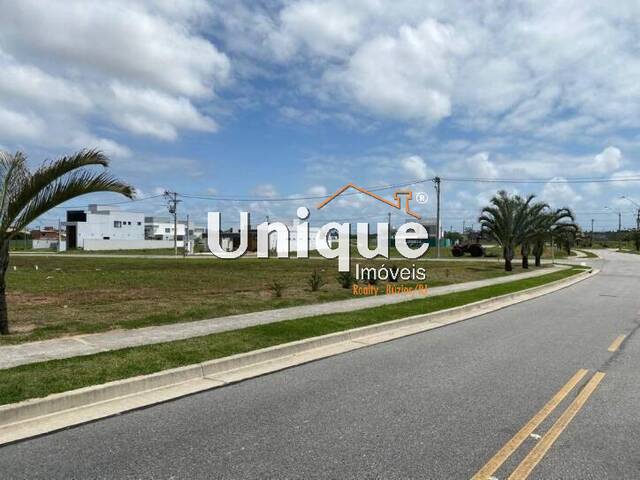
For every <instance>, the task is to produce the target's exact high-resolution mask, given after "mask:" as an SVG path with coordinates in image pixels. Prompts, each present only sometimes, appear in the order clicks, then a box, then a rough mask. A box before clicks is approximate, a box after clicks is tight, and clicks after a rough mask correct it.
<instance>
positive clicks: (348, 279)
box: [337, 272, 355, 288]
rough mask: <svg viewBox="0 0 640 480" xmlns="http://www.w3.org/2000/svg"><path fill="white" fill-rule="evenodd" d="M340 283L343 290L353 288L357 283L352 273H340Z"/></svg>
mask: <svg viewBox="0 0 640 480" xmlns="http://www.w3.org/2000/svg"><path fill="white" fill-rule="evenodd" d="M337 278H338V283H339V284H340V285H341V286H342V288H351V286H352V285H353V283H354V282H355V278H354V277H353V275H351V272H340V273H339V274H338V277H337Z"/></svg>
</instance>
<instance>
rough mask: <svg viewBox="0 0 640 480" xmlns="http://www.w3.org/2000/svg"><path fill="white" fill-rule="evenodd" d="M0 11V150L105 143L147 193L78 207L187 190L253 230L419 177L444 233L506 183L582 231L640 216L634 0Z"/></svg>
mask: <svg viewBox="0 0 640 480" xmlns="http://www.w3.org/2000/svg"><path fill="white" fill-rule="evenodd" d="M0 11H2V15H0V71H2V75H0V149H4V150H7V151H10V152H14V151H17V150H20V151H23V152H25V153H26V154H27V155H28V157H29V159H30V164H31V166H32V167H36V166H38V165H39V164H40V163H41V162H42V161H44V160H46V159H51V158H56V157H59V156H61V155H64V154H68V153H72V152H74V151H76V150H78V149H81V148H98V149H101V150H102V151H104V152H105V153H106V154H107V155H108V156H109V157H110V158H111V160H112V162H111V167H110V169H111V170H112V172H113V173H114V174H115V175H117V176H118V177H120V178H122V179H123V180H126V181H127V182H130V183H132V184H133V185H134V186H135V187H136V189H137V192H138V201H136V202H133V203H122V204H120V202H122V198H121V197H118V196H116V195H114V194H108V195H90V196H86V197H82V198H79V199H76V200H74V201H72V202H69V203H68V204H67V206H72V207H78V206H84V205H86V204H88V203H93V202H100V203H118V207H119V208H123V209H128V210H134V211H143V212H146V213H149V214H155V215H158V214H163V213H166V206H165V203H164V200H163V199H162V197H160V196H159V195H161V194H162V192H164V191H165V190H170V191H176V192H178V193H180V194H181V197H180V199H181V200H182V202H181V203H180V205H179V211H180V212H181V216H184V215H186V214H187V213H188V214H189V215H190V217H191V218H192V219H195V220H196V221H197V222H204V219H205V218H206V212H207V211H221V212H222V215H223V220H224V221H225V222H228V224H229V225H231V224H235V225H237V221H238V212H239V211H240V210H245V211H249V212H251V215H252V218H253V219H257V220H258V221H262V220H263V219H264V217H265V216H267V215H269V216H270V219H272V220H275V219H282V220H288V219H292V218H293V217H294V216H295V212H296V208H297V207H298V206H300V205H306V206H309V207H313V206H314V205H316V203H317V202H319V201H320V198H321V197H323V196H325V195H328V194H331V193H332V192H334V191H335V190H337V189H338V188H340V187H341V186H342V185H344V184H345V183H347V182H353V183H356V184H358V185H361V186H363V187H381V186H388V185H395V184H401V183H409V182H411V183H413V182H416V181H421V180H426V181H423V182H422V183H415V184H412V185H411V186H410V188H411V189H412V190H413V191H414V192H425V193H427V194H428V196H429V201H428V202H427V204H425V205H420V206H418V205H415V208H414V209H415V210H418V211H419V213H421V214H423V215H424V216H433V215H434V205H435V204H434V201H433V200H434V190H433V183H432V182H431V181H430V180H429V179H431V178H433V177H434V176H436V175H437V176H440V177H441V178H442V216H443V227H444V228H445V229H447V230H448V229H449V228H450V227H452V228H453V229H456V230H460V229H461V227H462V223H463V221H464V222H466V224H467V225H469V224H470V223H471V224H472V223H474V222H476V221H477V217H478V214H479V212H480V209H481V208H482V207H483V206H484V205H486V203H487V202H488V200H489V199H490V198H491V196H492V195H493V194H494V193H495V192H496V190H498V189H500V188H504V189H506V190H508V191H510V192H513V193H519V194H523V195H524V194H529V193H533V194H536V195H537V196H538V198H539V199H540V200H542V201H545V202H548V203H549V204H551V205H552V206H554V207H563V206H567V207H570V208H572V209H573V210H574V211H575V212H576V214H577V219H578V221H579V223H580V224H581V225H582V226H583V228H585V229H586V230H588V229H590V223H591V219H594V224H595V229H596V230H602V229H610V228H617V224H618V215H617V213H616V212H618V211H620V212H621V213H622V223H623V227H625V228H629V227H632V226H634V225H635V212H636V210H635V209H636V207H635V206H634V205H633V204H632V203H631V202H629V201H628V200H626V199H624V198H621V197H622V196H627V197H629V198H631V199H633V200H635V201H636V202H638V203H640V181H637V180H638V179H640V160H639V159H640V156H639V154H640V130H639V126H640V82H639V81H638V78H640V25H639V23H640V3H639V2H637V1H633V0H631V1H626V0H616V1H615V2H601V1H596V0H580V1H573V0H564V1H552V0H551V1H545V2H535V1H511V2H508V1H504V0H503V1H497V0H478V1H475V2H468V1H466V0H443V1H440V0H432V1H429V2H425V1H408V0H395V1H393V2H390V1H387V2H383V1H380V0H351V1H349V0H291V1H267V0H264V1H255V0H254V1H249V0H247V1H244V0H213V1H209V2H208V1H204V0H158V1H146V0H141V1H137V2H130V1H127V0H96V1H87V0H81V1H78V0H67V1H65V2H59V1H55V0H21V1H20V2H16V1H12V0H0ZM576 179H579V181H577V182H576ZM596 179H597V181H589V180H596ZM529 181H530V182H529ZM523 182H529V183H523ZM378 193H379V194H381V195H385V196H387V197H389V198H390V197H391V196H392V194H393V189H392V188H388V189H383V190H379V191H378ZM605 207H608V208H605ZM311 210H312V214H311V218H310V219H311V222H312V223H313V222H324V221H329V220H336V219H337V220H344V221H357V220H362V221H378V219H380V220H382V219H383V218H384V217H386V214H387V213H388V210H387V209H385V207H384V206H383V205H381V204H376V203H375V202H372V201H368V200H367V199H366V198H363V197H362V196H357V195H354V196H350V197H345V198H342V199H340V200H339V201H336V202H334V203H332V204H331V205H330V206H327V207H325V209H323V210H321V211H319V210H315V209H313V208H312V209H311ZM392 213H394V212H392ZM61 216H62V217H64V209H57V210H53V211H51V212H50V213H49V214H47V215H45V216H44V217H43V218H42V219H41V220H40V222H41V223H42V224H47V223H48V224H50V223H53V222H54V221H55V220H56V219H57V218H58V217H61ZM400 220H402V218H401V216H399V215H397V214H396V213H394V221H400Z"/></svg>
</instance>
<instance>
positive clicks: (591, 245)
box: [589, 218, 593, 247]
mask: <svg viewBox="0 0 640 480" xmlns="http://www.w3.org/2000/svg"><path fill="white" fill-rule="evenodd" d="M589 246H590V247H593V218H592V219H591V240H590V241H589Z"/></svg>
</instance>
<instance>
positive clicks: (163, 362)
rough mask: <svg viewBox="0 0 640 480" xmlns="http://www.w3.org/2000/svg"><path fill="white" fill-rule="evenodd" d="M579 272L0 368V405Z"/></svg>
mask: <svg viewBox="0 0 640 480" xmlns="http://www.w3.org/2000/svg"><path fill="white" fill-rule="evenodd" d="M581 271H584V270H583V269H581V268H572V269H567V270H561V271H559V272H552V273H550V274H548V275H543V276H541V277H535V278H528V279H524V280H517V281H513V282H509V283H504V284H501V285H493V286H490V287H483V288H477V289H474V290H468V291H465V292H458V293H451V294H448V295H442V296H438V297H432V298H425V299H420V300H412V301H408V302H403V303H399V304H393V305H385V306H382V307H377V308H370V309H365V310H358V311H355V312H349V313H338V314H330V315H321V316H317V317H309V318H303V319H299V320H286V321H283V322H277V323H270V324H267V325H258V326H254V327H249V328H244V329H241V330H234V331H230V332H223V333H217V334H213V335H207V336H203V337H197V338H190V339H188V340H180V341H176V342H169V343H160V344H156V345H148V346H144V347H135V348H126V349H122V350H116V351H113V352H105V353H99V354H96V355H87V356H82V357H75V358H69V359H64V360H52V361H49V362H42V363H34V364H31V365H24V366H20V367H15V368H10V369H6V370H0V405H2V404H7V403H13V402H18V401H20V400H25V399H27V398H35V397H43V396H46V395H49V394H52V393H57V392H64V391H67V390H72V389H76V388H81V387H86V386H89V385H97V384H101V383H105V382H110V381H114V380H119V379H123V378H129V377H133V376H136V375H144V374H149V373H153V372H158V371H161V370H165V369H168V368H174V367H179V366H183V365H190V364H194V363H198V362H203V361H206V360H212V359H215V358H221V357H225V356H228V355H234V354H236V353H242V352H248V351H251V350H256V349H259V348H265V347H269V346H272V345H278V344H281V343H286V342H292V341H295V340H301V339H303V338H309V337H315V336H319V335H325V334H328V333H333V332H338V331H341V330H347V329H350V328H357V327H363V326H366V325H372V324H375V323H380V322H385V321H388V320H394V319H398V318H403V317H408V316H411V315H416V314H424V313H429V312H435V311H437V310H443V309H446V308H452V307H456V306H460V305H464V304H467V303H471V302H476V301H479V300H483V299H486V298H491V297H495V296H498V295H504V294H508V293H513V292H517V291H519V290H524V289H526V288H532V287H536V286H539V285H543V284H545V283H549V282H552V281H555V280H560V279H562V278H566V277H569V276H571V275H575V274H576V273H579V272H581Z"/></svg>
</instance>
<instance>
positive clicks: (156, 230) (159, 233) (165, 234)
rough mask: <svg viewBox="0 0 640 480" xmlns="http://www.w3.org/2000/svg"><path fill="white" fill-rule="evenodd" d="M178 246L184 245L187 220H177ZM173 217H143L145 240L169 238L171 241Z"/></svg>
mask: <svg viewBox="0 0 640 480" xmlns="http://www.w3.org/2000/svg"><path fill="white" fill-rule="evenodd" d="M177 227H178V229H177V230H178V247H182V246H183V245H184V236H185V232H186V231H187V222H183V221H181V220H179V221H178V225H177ZM174 229H175V227H174V224H173V219H172V218H169V217H144V237H145V238H146V239H147V240H170V241H171V242H173V233H174Z"/></svg>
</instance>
